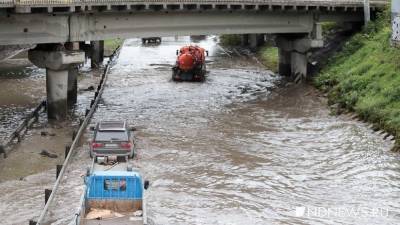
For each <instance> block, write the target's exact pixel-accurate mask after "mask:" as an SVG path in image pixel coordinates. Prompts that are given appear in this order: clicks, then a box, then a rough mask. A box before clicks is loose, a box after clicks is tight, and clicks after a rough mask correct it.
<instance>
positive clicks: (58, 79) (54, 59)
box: [28, 44, 85, 120]
mask: <svg viewBox="0 0 400 225" xmlns="http://www.w3.org/2000/svg"><path fill="white" fill-rule="evenodd" d="M60 49H62V48H60V47H59V45H55V44H53V45H52V44H46V45H38V46H37V47H36V48H35V49H31V50H29V52H28V58H29V60H30V61H31V62H32V63H33V64H34V65H36V66H38V67H40V68H46V91H47V115H48V118H49V119H55V120H63V119H65V118H66V116H67V108H68V95H69V90H70V93H71V94H72V95H76V90H75V89H76V85H77V84H76V69H77V65H78V64H80V63H82V62H84V60H85V56H84V53H83V52H80V51H68V50H60ZM69 78H70V79H71V82H68V81H69ZM69 84H71V85H69ZM75 99H76V97H75ZM71 100H72V99H71Z"/></svg>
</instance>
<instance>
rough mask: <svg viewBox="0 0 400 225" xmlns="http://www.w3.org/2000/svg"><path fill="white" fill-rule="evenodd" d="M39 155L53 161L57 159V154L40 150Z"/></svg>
mask: <svg viewBox="0 0 400 225" xmlns="http://www.w3.org/2000/svg"><path fill="white" fill-rule="evenodd" d="M40 155H42V156H47V157H49V158H53V159H54V158H57V157H58V156H57V154H54V153H51V152H48V151H47V150H42V151H41V152H40Z"/></svg>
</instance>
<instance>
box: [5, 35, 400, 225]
mask: <svg viewBox="0 0 400 225" xmlns="http://www.w3.org/2000/svg"><path fill="white" fill-rule="evenodd" d="M190 42H191V40H190V39H189V38H188V37H181V38H177V39H176V38H164V39H163V43H162V44H161V45H159V46H143V45H141V42H140V40H137V39H132V40H127V41H126V42H125V45H124V47H123V48H122V50H121V53H120V56H119V58H118V59H117V62H116V64H115V65H114V66H113V67H112V69H111V72H110V75H109V80H108V81H107V86H106V89H105V92H104V94H103V100H102V102H101V104H100V106H99V108H98V110H97V112H96V113H95V116H94V118H93V121H92V122H93V123H95V122H96V121H100V120H111V119H124V120H128V121H129V122H130V123H131V124H133V125H135V126H136V127H137V128H138V131H137V132H136V135H137V140H138V145H139V146H138V148H139V149H138V152H139V154H138V159H137V160H135V164H136V165H138V166H139V167H140V168H141V170H142V171H143V172H144V174H145V177H146V179H148V180H150V181H151V187H150V189H149V190H148V191H147V193H146V198H147V211H148V216H149V218H150V220H151V221H152V224H157V225H168V224H179V225H180V224H182V225H199V224H201V225H215V224H221V225H243V224H248V225H267V224H397V223H398V221H399V220H400V218H399V214H398V212H399V210H400V204H399V203H398V198H399V195H400V191H399V183H400V182H399V177H400V176H399V172H400V165H399V164H400V163H399V160H398V157H399V156H398V154H397V153H392V152H390V151H389V149H390V147H391V143H390V142H388V141H383V140H382V138H381V137H380V136H378V135H376V134H374V133H373V132H372V131H371V130H370V129H368V128H367V125H366V124H362V123H359V122H357V121H353V120H351V119H349V118H346V117H344V116H340V117H335V116H331V115H329V110H328V108H327V107H326V103H325V100H324V98H320V97H319V96H318V93H316V92H315V91H314V89H313V88H311V87H309V86H306V85H304V86H301V85H299V86H288V87H278V85H277V84H278V83H280V82H281V81H280V79H279V77H277V76H274V75H273V74H272V73H270V72H268V71H266V70H265V69H264V68H263V67H261V66H260V65H258V64H257V62H256V61H255V60H254V59H253V58H252V57H246V56H243V55H238V54H236V53H235V52H227V51H225V50H223V49H221V48H220V47H219V46H218V45H217V44H216V43H217V39H216V38H214V37H208V38H207V39H206V40H202V41H201V42H200V43H199V44H200V45H201V46H203V47H205V48H206V49H207V50H209V51H210V57H209V58H208V61H209V62H208V69H209V71H210V72H209V74H208V78H207V80H206V82H204V83H175V82H172V81H171V69H170V67H171V65H172V64H173V63H174V61H175V57H176V56H175V51H176V49H178V48H179V47H180V46H182V45H184V44H187V43H190ZM85 99H86V98H85ZM83 100H84V99H82V102H84V105H87V104H88V101H83ZM89 137H90V133H87V134H86V135H85V137H84V138H83V141H82V144H84V142H85V140H86V139H87V138H89ZM89 163H90V159H89V158H88V152H87V145H86V144H85V145H84V146H83V147H82V148H79V149H78V150H77V153H76V155H75V157H74V159H73V161H72V164H71V165H70V166H69V167H68V171H67V173H66V174H65V177H66V178H65V181H64V182H63V185H62V187H61V188H60V191H59V196H58V197H57V199H56V207H54V209H53V210H52V211H51V213H50V214H51V215H50V218H49V221H52V222H53V224H67V223H68V222H69V221H70V218H71V217H72V216H73V214H74V212H75V211H76V209H77V207H78V201H79V197H80V195H81V193H82V189H83V179H82V176H83V175H84V173H85V168H86V166H87V165H88V164H89ZM53 182H54V170H50V171H46V172H44V173H39V174H34V175H31V176H28V177H26V178H24V180H22V181H18V180H15V181H14V180H11V181H7V182H3V183H0V188H1V190H2V191H1V192H0V194H1V195H0V196H1V197H0V201H1V202H3V204H0V212H1V214H0V215H1V217H2V219H3V221H6V222H5V224H26V221H27V220H28V219H30V218H34V217H35V216H37V215H38V211H39V210H40V209H41V207H42V205H38V202H40V203H42V202H43V188H44V187H51V185H52V183H53ZM38 187H39V188H38ZM4 203H6V204H4ZM296 207H309V209H310V210H314V209H316V208H317V207H321V208H320V209H328V208H329V209H346V210H351V209H354V210H359V208H360V207H364V208H366V209H378V210H379V209H384V210H386V209H387V210H388V213H387V214H385V213H386V211H383V212H382V214H383V216H379V217H371V216H370V215H366V214H368V213H365V212H363V213H364V214H357V215H354V214H353V215H352V216H349V215H348V214H345V213H342V214H341V215H339V216H338V215H335V214H332V213H331V214H330V215H323V213H324V212H323V211H322V212H320V213H319V214H317V213H316V215H314V214H313V211H311V213H310V216H309V217H307V216H306V215H305V216H304V215H303V216H296V213H295V211H296ZM299 209H300V210H299V211H298V212H299V213H301V212H302V210H303V209H304V210H305V213H307V211H306V208H299ZM320 211H321V210H320ZM355 213H357V212H355ZM0 224H2V223H1V222H0Z"/></svg>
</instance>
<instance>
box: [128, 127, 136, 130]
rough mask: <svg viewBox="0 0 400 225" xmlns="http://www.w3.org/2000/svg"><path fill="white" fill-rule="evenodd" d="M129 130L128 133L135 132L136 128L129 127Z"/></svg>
mask: <svg viewBox="0 0 400 225" xmlns="http://www.w3.org/2000/svg"><path fill="white" fill-rule="evenodd" d="M129 130H130V131H136V130H137V129H136V127H129Z"/></svg>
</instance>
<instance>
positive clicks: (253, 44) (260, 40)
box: [248, 34, 264, 50]
mask: <svg viewBox="0 0 400 225" xmlns="http://www.w3.org/2000/svg"><path fill="white" fill-rule="evenodd" d="M248 43H249V47H250V49H251V50H257V48H258V47H260V46H261V45H263V44H264V34H249V35H248Z"/></svg>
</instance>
